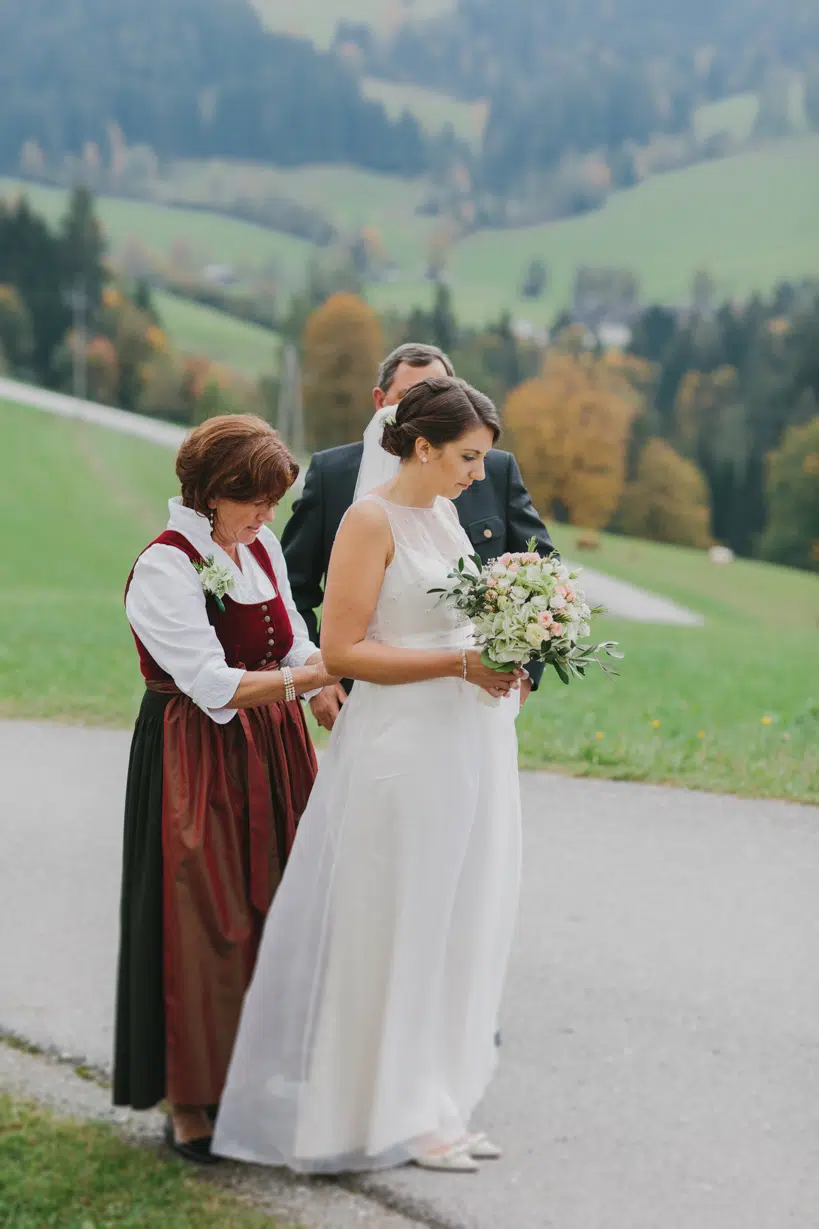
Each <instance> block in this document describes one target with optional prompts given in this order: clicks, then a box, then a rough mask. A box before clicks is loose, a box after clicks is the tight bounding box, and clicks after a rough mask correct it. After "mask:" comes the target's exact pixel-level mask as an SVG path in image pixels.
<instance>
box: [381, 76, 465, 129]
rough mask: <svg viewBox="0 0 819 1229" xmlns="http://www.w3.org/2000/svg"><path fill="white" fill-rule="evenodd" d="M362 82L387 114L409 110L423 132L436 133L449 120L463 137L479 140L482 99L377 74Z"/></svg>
mask: <svg viewBox="0 0 819 1229" xmlns="http://www.w3.org/2000/svg"><path fill="white" fill-rule="evenodd" d="M362 86H363V89H364V93H365V94H367V95H368V96H369V97H370V98H375V99H378V101H379V102H383V104H384V106H385V107H386V109H387V114H388V115H390V116H392V117H393V118H394V119H397V118H399V116H400V115H401V114H402V112H403V111H409V112H410V114H411V115H414V116H415V117H416V119H417V120H418V121H419V123H420V124H421V126H422V127H423V128H424V130H425V131H426V132H430V133H437V132H440V131H441V129H442V128H443V127H444V125H445V124H451V125H452V127H453V128H454V130H455V132H456V133H457V134H458V136H459V137H462V138H463V140H465V141H470V142H471V143H472V144H473V145H479V144H480V140H481V137H482V135H483V130H484V125H485V123H486V104H485V103H482V102H475V103H471V102H462V101H461V100H460V99H458V98H451V97H449V96H448V95H446V94H441V93H439V92H438V91H437V90H428V89H425V88H424V87H423V86H420V85H406V84H404V83H403V82H400V81H380V80H378V79H377V78H376V77H365V78H364V81H363V83H362Z"/></svg>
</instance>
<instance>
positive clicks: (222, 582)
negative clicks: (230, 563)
mask: <svg viewBox="0 0 819 1229" xmlns="http://www.w3.org/2000/svg"><path fill="white" fill-rule="evenodd" d="M193 566H194V567H195V568H196V570H197V572H198V573H199V579H200V581H201V582H202V591H203V592H204V594H205V596H206V597H213V598H216V605H217V606H218V607H219V609H220V610H221V611H222V612H223V613H224V609H225V604H224V602H223V601H222V598H223V597H224V596H225V594H226V593H227V592H228V591H229V590H230V589H232V588H233V577H232V576H231V574H230V570H229V569H228V568H226V567H225V565H224V564H223V563H216V562H214V558H213V555H208V557H207V559H206V560H205V562H204V563H201V562H198V563H194V565H193Z"/></svg>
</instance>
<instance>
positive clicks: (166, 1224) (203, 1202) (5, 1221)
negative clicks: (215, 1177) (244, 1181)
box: [0, 1096, 283, 1229]
mask: <svg viewBox="0 0 819 1229" xmlns="http://www.w3.org/2000/svg"><path fill="white" fill-rule="evenodd" d="M0 1224H2V1225H4V1226H6V1229H46V1227H53V1229H228V1227H229V1229H276V1225H277V1224H278V1225H279V1226H280V1229H283V1227H282V1226H281V1225H280V1222H278V1221H274V1220H272V1219H271V1218H270V1217H269V1216H266V1215H264V1214H263V1213H261V1212H257V1211H254V1210H253V1209H252V1208H250V1207H248V1205H247V1204H245V1203H243V1202H241V1201H240V1200H239V1199H238V1198H237V1197H236V1196H235V1195H232V1194H230V1193H228V1192H224V1191H221V1190H219V1189H218V1188H217V1187H216V1186H214V1184H213V1183H212V1182H208V1181H205V1180H203V1178H202V1177H201V1175H195V1174H193V1173H191V1168H190V1166H189V1165H186V1164H185V1162H184V1161H180V1160H176V1159H173V1160H171V1159H170V1158H169V1157H167V1156H165V1155H162V1154H159V1153H157V1152H155V1151H153V1150H148V1149H147V1148H142V1147H135V1146H134V1145H133V1144H130V1145H129V1144H127V1143H125V1142H124V1141H123V1140H121V1139H120V1138H119V1137H118V1135H117V1133H116V1132H115V1131H114V1130H113V1129H112V1128H111V1127H109V1126H107V1125H104V1124H103V1123H79V1122H75V1121H73V1120H71V1119H67V1118H62V1117H58V1116H57V1115H56V1114H52V1113H50V1112H49V1111H48V1110H45V1109H42V1108H40V1107H39V1106H35V1105H32V1104H29V1103H28V1102H25V1101H18V1100H13V1099H12V1098H11V1097H8V1096H0Z"/></svg>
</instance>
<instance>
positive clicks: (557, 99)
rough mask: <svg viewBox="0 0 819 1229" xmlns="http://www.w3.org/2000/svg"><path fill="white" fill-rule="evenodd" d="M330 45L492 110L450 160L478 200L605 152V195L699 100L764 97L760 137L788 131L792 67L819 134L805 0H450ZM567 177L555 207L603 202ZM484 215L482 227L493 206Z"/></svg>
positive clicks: (397, 76)
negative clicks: (474, 139) (429, 12)
mask: <svg viewBox="0 0 819 1229" xmlns="http://www.w3.org/2000/svg"><path fill="white" fill-rule="evenodd" d="M336 43H337V45H339V46H345V45H353V46H355V47H356V48H357V50H358V53H359V55H360V56H361V57H362V60H363V63H364V66H365V68H366V70H367V71H369V72H371V73H374V74H376V75H379V76H385V77H388V78H389V79H390V80H404V81H408V82H414V83H420V84H424V85H427V86H430V87H433V88H436V89H439V90H442V91H444V92H446V93H448V94H455V95H456V96H458V97H460V98H463V99H466V100H476V99H481V100H486V101H487V102H488V118H487V122H486V125H485V128H484V132H483V141H482V146H481V149H480V152H479V154H478V155H477V156H472V155H471V153H470V151H469V149H468V148H466V147H461V149H460V150H459V152H458V157H459V158H460V160H461V161H463V162H464V164H465V165H466V166H468V168H469V170H470V173H471V176H472V179H473V184H474V189H475V196H476V198H477V200H478V201H479V202H480V198H481V194H489V195H490V196H493V197H500V198H508V197H510V196H516V195H526V194H527V193H529V192H531V191H533V190H535V186H536V185H535V184H533V183H532V181H533V179H534V180H535V181H536V184H537V190H538V191H540V192H541V193H542V190H543V181H544V177H554V175H555V174H556V173H557V171H558V168H560V167H561V164H563V163H569V164H572V163H576V162H577V161H578V159H580V160H582V159H583V158H584V157H586V156H589V155H598V156H600V157H601V159H602V162H603V164H604V166H605V168H606V174H607V175H608V177H609V182H610V183H611V184H612V186H614V187H620V186H628V185H629V184H630V183H633V182H635V175H636V174H637V164H636V154H637V151H638V150H639V148H640V147H643V146H645V145H646V144H647V142H649V141H650V140H651V139H652V138H654V137H657V136H662V135H665V136H667V137H676V136H680V135H682V134H687V133H690V132H691V130H692V121H693V115H694V111H695V109H696V108H697V107H698V106H699V105H700V104H701V103H705V102H709V101H713V100H716V99H720V98H724V97H727V96H728V95H730V94H734V93H739V92H742V91H745V90H752V91H755V92H756V91H760V92H761V94H762V102H763V109H764V113H765V114H764V116H763V118H764V119H765V120H766V122H767V124H768V127H769V128H772V129H776V131H773V130H772V131H770V132H768V134H767V135H777V136H779V135H783V132H782V131H781V129H782V127H783V125H784V126H785V129H786V130H787V125H788V122H789V121H788V116H787V110H788V104H787V100H786V101H785V107H784V114H779V112H781V111H782V107H781V106H779V107H778V109H777V98H778V99H779V102H781V97H782V90H781V89H780V90H779V92H778V94H777V89H776V85H777V82H779V81H781V80H782V78H783V75H784V73H786V72H787V71H788V70H799V71H800V72H803V73H804V74H805V77H806V81H807V86H806V109H807V111H808V115H809V117H812V118H813V119H814V121H815V126H816V127H818V128H819V105H818V104H819V65H817V61H816V57H815V55H814V51H815V48H816V47H817V46H818V45H819V10H817V8H816V6H815V5H814V4H812V3H811V2H810V0H782V2H781V3H779V4H777V5H758V4H756V3H754V2H753V0H723V2H722V3H720V4H709V3H705V2H704V0H697V2H696V3H694V4H687V5H681V4H679V3H678V2H677V0H652V3H646V0H617V2H616V3H614V4H612V3H611V2H610V0H584V3H583V4H582V5H577V4H566V3H565V2H563V0H508V2H507V3H504V4H502V5H499V4H497V3H496V0H458V2H457V3H456V4H455V5H454V6H453V8H452V9H451V10H449V11H447V12H445V13H444V14H440V15H438V16H436V17H434V18H429V19H427V20H417V19H416V20H413V19H412V18H410V19H409V20H406V21H403V22H401V23H399V24H398V27H397V29H395V30H392V31H391V32H389V33H387V34H384V33H377V32H375V31H373V30H372V29H371V28H369V27H367V26H363V25H356V24H352V23H349V22H348V23H340V25H339V28H338V31H337V35H336ZM784 92H785V94H787V89H785V91H784ZM771 93H773V94H774V95H776V98H773V100H772V101H771V100H770V99H769V95H770V94H771ZM769 102H771V105H770V106H769V105H768V103H769ZM774 112H777V115H778V118H775V117H774V114H773V113H774ZM774 120H775V122H774ZM762 135H765V134H764V133H763V134H762ZM719 152H720V151H719V149H718V148H716V147H715V148H714V150H713V153H715V154H716V153H719ZM563 177H564V178H568V179H569V180H570V183H569V184H567V185H565V186H562V185H557V186H556V187H555V188H553V189H552V190H553V191H558V189H560V188H561V187H562V196H563V197H564V198H567V199H562V200H560V201H559V204H560V206H561V208H562V209H563V210H565V211H575V212H578V211H582V209H583V208H593V207H595V205H596V203H599V202H598V200H597V198H596V195H595V184H594V182H588V181H587V182H583V178H582V176H580V175H579V174H577V175H575V176H572V175H571V174H569V171H568V169H567V167H564V168H563ZM599 187H600V185H599V184H598V185H597V188H598V192H599ZM483 208H484V210H485V212H486V216H487V219H488V220H489V219H491V218H492V216H493V213H492V208H491V203H489V202H484V203H483Z"/></svg>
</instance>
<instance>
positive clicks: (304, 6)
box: [253, 0, 454, 47]
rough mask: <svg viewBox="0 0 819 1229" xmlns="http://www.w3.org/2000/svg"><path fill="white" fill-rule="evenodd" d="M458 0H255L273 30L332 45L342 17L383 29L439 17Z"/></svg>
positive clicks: (258, 9) (323, 45)
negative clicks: (297, 1)
mask: <svg viewBox="0 0 819 1229" xmlns="http://www.w3.org/2000/svg"><path fill="white" fill-rule="evenodd" d="M453 2H454V0H398V3H394V0H344V3H343V4H341V3H339V0H302V2H301V3H300V4H299V5H297V6H294V5H292V4H291V3H289V0H253V6H254V8H255V9H256V10H257V12H258V13H259V15H260V17H261V18H262V21H263V22H264V23H265V25H266V26H267V27H268V28H269V29H271V30H277V31H281V32H282V33H284V34H295V35H298V36H300V37H302V38H309V39H311V40H312V41H313V42H314V43H315V44H316V45H317V46H318V47H329V45H330V43H331V42H332V41H333V35H334V34H335V32H336V27H337V25H338V23H339V22H340V21H349V22H362V23H364V24H366V25H368V26H372V27H373V29H374V30H377V31H379V32H383V31H385V30H388V29H392V28H394V26H395V25H396V24H397V23H399V22H400V21H410V20H412V21H418V20H422V19H423V18H425V17H435V16H437V14H438V13H441V12H443V11H445V10H446V9H448V8H451V7H452V5H453Z"/></svg>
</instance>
